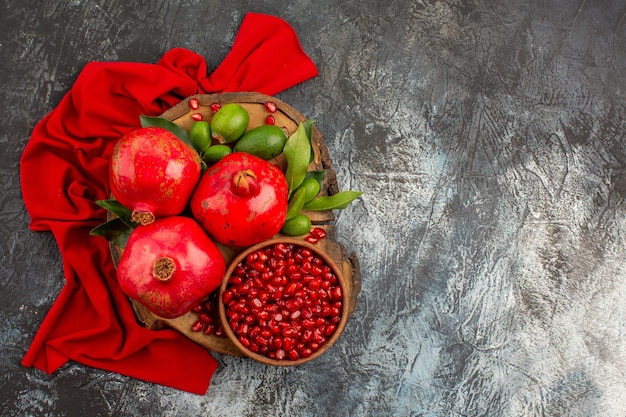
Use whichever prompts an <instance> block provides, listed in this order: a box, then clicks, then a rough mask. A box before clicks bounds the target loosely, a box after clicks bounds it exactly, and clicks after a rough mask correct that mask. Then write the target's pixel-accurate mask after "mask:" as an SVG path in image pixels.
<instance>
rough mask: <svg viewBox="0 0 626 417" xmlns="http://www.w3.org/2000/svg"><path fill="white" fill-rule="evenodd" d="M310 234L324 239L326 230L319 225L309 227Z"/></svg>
mask: <svg viewBox="0 0 626 417" xmlns="http://www.w3.org/2000/svg"><path fill="white" fill-rule="evenodd" d="M311 235H312V236H315V237H316V238H318V239H324V238H325V237H326V230H324V229H322V228H321V227H314V228H313V229H311Z"/></svg>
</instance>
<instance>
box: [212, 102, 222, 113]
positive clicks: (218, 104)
mask: <svg viewBox="0 0 626 417" xmlns="http://www.w3.org/2000/svg"><path fill="white" fill-rule="evenodd" d="M220 108H222V105H221V104H220V103H213V104H211V111H212V112H213V113H217V111H218V110H219V109H220Z"/></svg>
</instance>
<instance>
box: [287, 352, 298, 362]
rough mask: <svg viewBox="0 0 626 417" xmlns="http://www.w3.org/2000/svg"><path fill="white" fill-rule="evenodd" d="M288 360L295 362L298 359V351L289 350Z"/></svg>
mask: <svg viewBox="0 0 626 417" xmlns="http://www.w3.org/2000/svg"><path fill="white" fill-rule="evenodd" d="M289 359H291V360H292V361H297V360H298V359H300V355H298V351H297V350H295V349H291V350H290V351H289Z"/></svg>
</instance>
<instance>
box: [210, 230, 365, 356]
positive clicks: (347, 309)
mask: <svg viewBox="0 0 626 417" xmlns="http://www.w3.org/2000/svg"><path fill="white" fill-rule="evenodd" d="M277 243H286V244H289V245H294V246H296V247H302V248H306V249H309V250H311V251H312V252H313V253H314V254H315V255H316V256H317V257H319V258H320V259H321V260H322V261H323V262H324V264H326V265H327V266H329V267H330V269H331V270H332V272H333V273H334V275H335V276H336V277H337V280H338V282H339V286H340V287H341V290H342V293H341V304H342V308H341V319H340V321H339V322H338V323H336V324H335V325H336V326H337V327H336V329H335V331H334V332H333V333H332V334H331V335H329V337H328V338H327V339H326V341H325V342H324V343H323V344H322V345H321V346H320V347H319V348H318V349H317V350H315V351H313V352H312V354H311V355H310V356H308V357H301V358H299V359H295V360H293V359H290V358H289V357H286V358H285V359H282V360H278V359H272V358H270V357H269V356H267V355H265V354H261V353H255V352H253V351H252V350H251V349H249V348H248V347H246V346H244V345H243V344H242V343H241V341H240V340H239V339H238V338H237V336H236V335H235V332H234V331H233V329H232V328H231V327H230V324H229V318H228V317H227V310H228V307H227V306H226V305H225V304H224V302H223V296H224V292H225V291H226V290H227V289H228V288H231V287H233V286H234V285H233V284H231V283H230V282H229V280H230V278H231V276H232V275H233V271H234V270H235V269H236V268H237V267H238V265H239V264H240V263H241V262H243V261H245V259H246V257H247V256H248V255H249V254H250V253H253V252H256V251H257V250H258V249H262V248H265V247H268V246H273V245H275V244H277ZM352 291H353V287H352V285H349V284H348V283H347V282H346V279H345V277H344V275H343V272H342V269H341V268H340V267H339V266H338V265H337V264H336V263H335V262H334V260H333V259H332V258H331V257H330V256H329V255H328V254H327V253H326V252H325V251H324V250H323V249H322V248H320V247H319V246H317V245H316V244H310V243H309V242H307V241H304V240H302V239H298V238H289V237H275V238H272V239H270V240H268V241H265V242H262V243H259V244H257V245H254V246H251V247H250V248H248V249H246V250H244V251H243V252H241V253H240V254H238V255H237V256H236V257H235V258H234V259H233V261H232V262H231V264H230V266H229V268H228V269H227V271H226V275H225V276H224V280H223V281H222V284H221V286H220V289H219V298H218V306H219V314H220V320H221V322H222V327H223V328H224V332H225V334H226V336H227V337H228V339H229V340H230V341H231V342H232V343H233V344H234V345H235V346H236V347H237V349H238V350H240V351H241V352H242V353H243V354H244V355H245V356H247V357H249V358H252V359H255V360H257V361H259V362H262V363H264V364H267V365H274V366H294V365H300V364H302V363H305V362H308V361H311V360H313V359H315V358H317V357H319V356H320V355H321V354H323V353H324V352H326V351H327V350H328V349H329V348H330V347H331V346H332V345H333V344H334V343H335V342H336V341H337V339H338V338H339V336H341V333H342V332H343V330H344V328H345V326H346V323H347V321H348V318H349V316H350V315H351V312H352V311H351V310H352V309H353V308H352V305H351V304H352V301H351V300H352ZM257 301H258V299H257ZM259 302H260V301H259ZM281 316H282V315H281ZM268 321H271V320H268ZM253 324H256V323H250V325H253ZM299 333H300V332H299ZM277 336H280V337H282V335H277ZM299 336H300V334H299V335H298V336H297V337H299ZM272 337H273V336H272ZM269 343H270V341H268V344H269ZM287 356H288V353H287Z"/></svg>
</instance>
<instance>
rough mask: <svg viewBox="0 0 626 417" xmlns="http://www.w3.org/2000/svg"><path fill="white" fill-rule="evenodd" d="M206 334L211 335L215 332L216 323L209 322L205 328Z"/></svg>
mask: <svg viewBox="0 0 626 417" xmlns="http://www.w3.org/2000/svg"><path fill="white" fill-rule="evenodd" d="M204 334H205V335H207V336H211V335H212V334H215V325H213V324H207V325H206V327H205V328H204Z"/></svg>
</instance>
